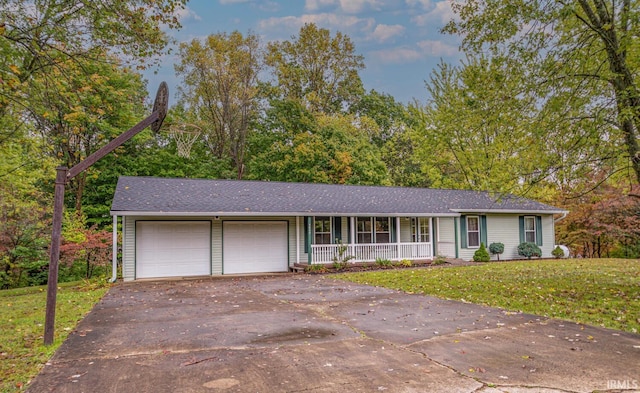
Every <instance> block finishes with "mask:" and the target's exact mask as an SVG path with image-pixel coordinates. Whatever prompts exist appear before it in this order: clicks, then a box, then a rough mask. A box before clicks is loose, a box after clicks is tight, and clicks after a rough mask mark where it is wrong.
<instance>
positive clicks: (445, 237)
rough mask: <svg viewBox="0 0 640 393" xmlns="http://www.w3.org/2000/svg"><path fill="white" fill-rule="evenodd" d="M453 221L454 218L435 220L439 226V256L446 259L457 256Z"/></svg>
mask: <svg viewBox="0 0 640 393" xmlns="http://www.w3.org/2000/svg"><path fill="white" fill-rule="evenodd" d="M453 220H454V218H453V217H440V218H438V219H436V218H434V225H438V239H437V240H438V255H441V256H443V257H446V258H455V256H456V244H455V242H456V232H455V229H454V228H455V225H454V222H453ZM436 223H437V224H436Z"/></svg>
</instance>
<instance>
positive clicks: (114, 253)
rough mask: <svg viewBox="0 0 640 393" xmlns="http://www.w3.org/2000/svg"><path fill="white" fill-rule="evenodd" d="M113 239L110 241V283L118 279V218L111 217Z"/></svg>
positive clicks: (115, 216)
mask: <svg viewBox="0 0 640 393" xmlns="http://www.w3.org/2000/svg"><path fill="white" fill-rule="evenodd" d="M112 232H113V238H112V239H111V242H112V248H111V264H112V265H111V280H109V281H110V282H116V279H117V278H118V216H117V215H115V214H114V215H113V230H112Z"/></svg>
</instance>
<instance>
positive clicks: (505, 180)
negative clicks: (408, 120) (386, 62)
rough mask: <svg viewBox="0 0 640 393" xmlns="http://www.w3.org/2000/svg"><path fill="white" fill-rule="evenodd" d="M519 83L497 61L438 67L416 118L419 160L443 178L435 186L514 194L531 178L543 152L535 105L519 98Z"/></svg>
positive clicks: (483, 59)
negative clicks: (536, 121) (538, 139)
mask: <svg viewBox="0 0 640 393" xmlns="http://www.w3.org/2000/svg"><path fill="white" fill-rule="evenodd" d="M520 83H521V80H520V78H519V77H518V76H517V75H516V76H515V77H514V76H511V75H510V74H509V73H508V70H507V64H505V63H503V62H500V61H497V60H495V59H493V60H489V59H485V58H469V59H467V61H466V62H465V63H463V64H462V65H461V66H459V67H453V66H450V65H447V64H443V63H441V64H440V65H439V67H438V69H437V70H435V71H434V72H433V74H432V76H431V78H430V82H429V84H428V85H427V89H428V91H429V93H430V96H431V99H430V101H429V103H428V104H427V106H425V107H424V108H423V109H422V113H421V116H420V117H419V118H418V121H419V132H420V134H421V136H422V142H421V150H422V151H421V153H420V155H421V157H422V158H423V160H424V162H425V164H427V165H428V166H429V167H431V168H437V171H436V172H437V175H436V176H438V177H440V176H441V178H440V179H438V178H437V177H436V178H434V179H432V180H431V181H432V184H434V185H435V186H438V187H443V186H444V187H454V188H467V189H476V190H490V191H496V192H516V191H518V190H519V189H520V187H521V185H522V184H523V182H526V181H527V180H528V179H527V177H531V176H532V174H533V170H534V168H536V163H537V162H539V161H538V159H537V158H538V157H540V153H541V150H542V149H539V148H537V147H536V143H538V142H537V138H536V130H535V128H534V127H532V120H531V116H532V115H531V113H532V108H533V106H534V103H532V102H531V100H529V99H528V97H526V96H522V95H520V94H518V93H519V91H518V86H519V85H520ZM451 166H453V168H451ZM429 170H430V169H428V171H429Z"/></svg>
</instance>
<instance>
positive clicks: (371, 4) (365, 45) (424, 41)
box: [144, 0, 462, 103]
mask: <svg viewBox="0 0 640 393" xmlns="http://www.w3.org/2000/svg"><path fill="white" fill-rule="evenodd" d="M179 17H180V20H181V23H182V25H183V28H182V29H181V30H180V31H171V32H170V34H171V35H172V36H173V37H174V38H175V39H176V40H177V41H178V42H184V41H191V40H192V39H194V38H204V37H206V36H208V35H209V34H214V33H218V32H232V31H234V30H238V31H240V32H241V33H243V34H246V33H247V32H249V31H251V32H253V33H255V34H258V35H259V36H260V37H261V39H262V41H263V42H264V43H266V42H268V41H273V40H286V39H291V37H292V36H297V33H298V31H299V30H300V27H301V26H302V25H303V24H304V23H311V22H312V23H315V24H316V25H318V26H319V27H321V28H326V29H329V30H330V31H331V32H332V35H333V34H335V32H336V31H340V32H342V33H344V34H346V35H348V36H349V37H350V38H351V40H352V41H353V43H354V44H355V47H356V52H357V53H358V54H361V55H363V56H364V62H365V65H366V68H365V69H364V70H362V71H361V73H360V76H361V78H362V81H363V83H364V87H365V89H366V90H367V91H369V90H371V89H375V90H377V91H379V92H383V93H388V94H391V95H392V96H393V97H395V98H396V100H398V101H401V102H404V103H407V102H410V101H413V99H414V98H415V99H417V100H418V101H420V102H423V103H424V102H426V99H427V91H426V89H425V82H424V81H425V80H428V79H429V75H430V73H431V70H432V69H433V68H434V67H435V66H436V65H437V64H438V63H439V62H440V59H442V60H444V61H445V62H449V63H458V62H459V60H460V58H461V57H462V56H461V54H460V53H459V51H458V46H459V44H460V39H459V38H458V37H455V36H448V35H443V34H441V33H440V32H439V31H440V29H441V28H442V27H443V26H444V24H445V23H446V22H447V21H449V20H450V19H451V18H453V13H452V11H451V7H450V3H449V1H447V0H444V1H436V0H289V1H286V0H262V1H259V0H190V1H189V3H188V4H187V8H186V9H184V10H182V11H181V12H180V15H179ZM176 62H177V59H176V57H175V51H174V55H168V56H166V57H165V58H164V59H163V65H162V67H161V68H160V69H158V70H157V74H154V73H153V72H146V73H145V74H144V75H145V78H147V79H148V81H149V90H150V91H152V92H154V93H153V94H155V90H156V89H157V86H158V84H159V83H160V81H162V80H165V81H167V83H168V84H169V89H170V91H171V95H172V97H171V98H172V100H173V98H174V94H175V92H176V88H175V86H176V85H177V84H178V83H179V80H178V79H177V78H176V76H175V73H174V70H173V65H174V64H175V63H176Z"/></svg>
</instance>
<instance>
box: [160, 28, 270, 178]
mask: <svg viewBox="0 0 640 393" xmlns="http://www.w3.org/2000/svg"><path fill="white" fill-rule="evenodd" d="M262 62H263V59H262V53H261V50H260V40H259V37H258V36H257V35H255V34H251V33H250V34H248V35H247V36H246V37H244V36H243V35H242V34H241V33H240V32H238V31H234V32H232V33H231V34H226V33H217V34H211V35H209V36H208V37H207V38H206V39H203V40H200V39H194V40H192V41H191V42H188V43H186V42H185V43H182V44H180V63H179V64H177V65H176V66H175V69H176V74H177V75H179V76H182V80H183V83H182V85H181V86H180V87H178V92H179V95H180V104H181V105H183V106H184V107H185V108H188V110H187V113H186V115H187V116H186V117H187V119H185V121H184V123H182V124H181V122H180V121H177V122H176V123H175V124H173V125H172V127H176V128H178V129H179V128H180V127H181V126H183V125H184V124H193V125H196V124H197V126H196V127H197V129H198V130H201V131H202V133H203V134H204V135H203V136H202V137H203V140H204V141H205V143H206V146H207V147H208V148H209V150H210V151H211V154H212V155H213V156H214V157H216V158H217V159H223V158H225V157H229V158H230V159H231V161H232V162H233V166H234V169H235V172H236V176H235V177H236V178H237V179H241V178H242V176H243V172H244V161H245V151H246V142H247V137H248V135H249V133H250V131H251V123H252V122H253V121H254V119H255V118H256V117H257V114H258V109H259V101H258V94H259V92H260V89H259V79H258V77H259V74H260V71H261V69H262Z"/></svg>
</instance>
